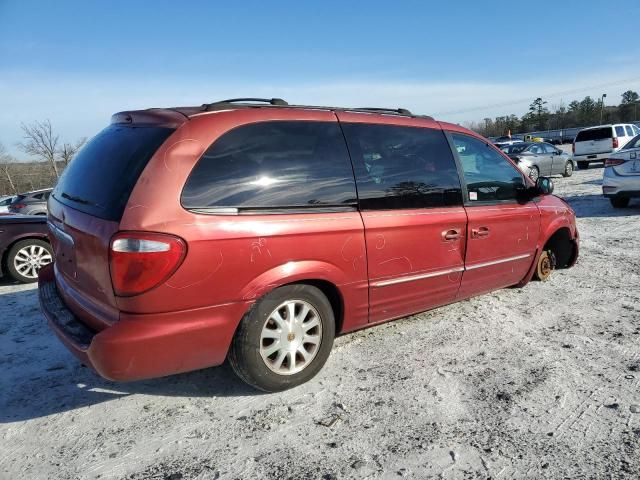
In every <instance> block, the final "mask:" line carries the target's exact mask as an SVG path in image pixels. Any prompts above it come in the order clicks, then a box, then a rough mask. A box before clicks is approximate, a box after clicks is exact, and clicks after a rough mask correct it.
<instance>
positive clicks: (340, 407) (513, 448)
mask: <svg viewBox="0 0 640 480" xmlns="http://www.w3.org/2000/svg"><path fill="white" fill-rule="evenodd" d="M601 177H602V169H601V168H596V167H594V168H592V169H590V170H588V171H577V172H575V174H574V176H573V177H571V178H569V179H564V178H558V179H555V183H556V193H557V194H559V195H561V196H563V197H565V198H566V199H567V200H568V201H569V202H570V203H571V204H572V206H573V207H574V209H575V210H576V213H577V215H578V217H579V219H578V226H579V230H580V234H581V237H582V244H581V256H580V260H579V262H578V264H577V265H576V266H575V267H574V268H573V269H570V270H564V271H559V272H556V273H555V274H554V275H553V276H552V279H551V280H550V281H549V282H546V283H540V282H535V283H531V284H529V285H527V286H526V287H525V288H523V289H507V290H501V291H498V292H495V293H493V294H489V295H485V296H482V297H478V298H475V299H472V300H469V301H464V302H461V303H458V304H455V305H450V306H448V307H444V308H439V309H437V310H434V311H431V312H428V313H424V314H421V315H416V316H413V317H410V318H407V319H404V320H401V321H397V322H393V323H388V324H385V325H382V326H379V327H376V328H373V329H369V330H365V331H361V332H358V333H355V334H350V335H346V336H343V337H341V338H339V339H338V340H337V341H336V346H335V349H334V351H333V353H332V355H331V357H330V359H329V361H328V363H327V365H326V366H325V368H324V370H323V371H322V372H321V373H320V375H319V376H318V377H316V379H315V380H314V381H312V382H311V383H309V384H307V385H304V386H302V387H299V388H296V389H294V390H291V391H288V392H285V393H280V394H261V393H257V392H255V391H252V390H250V389H249V388H248V387H245V386H244V385H243V384H242V383H240V381H238V380H236V378H235V377H234V375H233V373H232V372H231V370H230V368H229V367H228V366H223V367H220V368H215V369H209V370H206V371H200V372H194V373H191V374H185V375H178V376H174V377H169V378H165V379H160V380H153V381H145V382H138V383H132V384H113V383H110V382H106V381H104V380H101V379H100V378H98V377H97V376H95V375H94V374H93V373H92V372H91V371H90V370H89V369H87V368H83V367H81V366H80V365H79V364H78V362H77V361H76V360H75V359H74V358H73V357H72V356H71V355H70V354H69V353H67V351H66V350H65V349H64V348H63V347H62V346H61V344H60V343H59V342H58V341H57V339H55V338H54V337H53V335H52V334H51V333H50V332H49V331H48V329H47V327H46V325H45V323H44V320H43V318H42V317H41V315H40V313H39V310H38V304H37V298H36V290H35V287H34V286H16V285H10V284H7V283H6V281H5V282H4V283H1V284H0V368H1V372H2V373H1V374H0V439H1V440H0V445H1V451H2V455H1V456H0V478H2V479H18V478H43V479H44V478H56V479H71V478H73V479H75V478H88V479H93V478H102V479H111V478H114V479H120V478H127V479H147V478H154V479H155V478H158V479H172V480H176V479H191V478H199V479H212V478H242V479H248V478H296V479H297V478H313V479H315V478H326V479H329V478H351V477H355V478H365V477H370V478H399V477H408V478H427V477H430V476H433V477H437V478H445V479H448V478H489V477H491V478H493V479H496V478H500V479H502V478H506V479H510V478H562V477H570V478H639V477H640V301H639V300H640V204H639V202H634V203H633V204H632V205H633V206H632V207H631V208H629V209H627V210H618V211H614V210H613V209H612V208H611V206H610V204H609V202H608V201H607V200H605V199H604V198H603V197H602V196H601V195H600V179H601Z"/></svg>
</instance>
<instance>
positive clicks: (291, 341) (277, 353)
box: [260, 300, 322, 375]
mask: <svg viewBox="0 0 640 480" xmlns="http://www.w3.org/2000/svg"><path fill="white" fill-rule="evenodd" d="M321 340H322V322H321V321H320V315H319V314H318V312H317V310H316V309H315V308H313V306H312V305H311V304H310V303H308V302H305V301H304V300H287V301H286V302H283V303H281V304H280V305H279V306H278V307H276V308H275V310H273V312H271V314H270V315H269V317H268V318H267V321H266V322H265V323H264V326H263V327H262V332H261V334H260V356H261V357H262V360H263V361H264V363H265V364H266V365H267V367H269V369H270V370H271V371H273V372H275V373H277V374H279V375H293V374H294V373H298V372H300V371H302V370H304V369H305V368H306V367H307V366H308V365H309V364H310V363H311V362H312V361H313V359H314V358H315V356H316V355H317V353H318V349H319V348H320V342H321Z"/></svg>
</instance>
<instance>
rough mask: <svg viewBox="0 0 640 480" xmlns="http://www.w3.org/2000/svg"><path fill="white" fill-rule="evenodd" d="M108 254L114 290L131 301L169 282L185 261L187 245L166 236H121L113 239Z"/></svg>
mask: <svg viewBox="0 0 640 480" xmlns="http://www.w3.org/2000/svg"><path fill="white" fill-rule="evenodd" d="M109 250H110V251H109V267H110V269H111V283H112V285H113V290H114V292H115V294H116V295H118V296H121V297H130V296H132V295H139V294H141V293H144V292H146V291H148V290H151V289H152V288H154V287H157V286H158V285H160V284H161V283H162V282H164V281H165V280H166V279H167V278H169V277H170V276H171V275H172V274H173V273H174V272H175V271H176V270H177V268H178V267H179V266H180V264H181V263H182V261H183V260H184V257H185V254H186V253H187V245H186V243H185V242H184V240H182V239H181V238H178V237H174V236H173V235H167V234H165V233H146V232H120V233H117V234H115V235H114V236H113V238H112V239H111V248H110V249H109Z"/></svg>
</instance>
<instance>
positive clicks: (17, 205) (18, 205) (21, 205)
mask: <svg viewBox="0 0 640 480" xmlns="http://www.w3.org/2000/svg"><path fill="white" fill-rule="evenodd" d="M26 206H27V205H26V204H25V203H12V204H11V205H9V208H11V209H13V210H20V209H21V208H24V207H26Z"/></svg>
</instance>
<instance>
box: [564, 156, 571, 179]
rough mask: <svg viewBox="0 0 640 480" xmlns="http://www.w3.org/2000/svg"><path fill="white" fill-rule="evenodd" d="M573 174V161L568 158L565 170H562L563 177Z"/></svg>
mask: <svg viewBox="0 0 640 480" xmlns="http://www.w3.org/2000/svg"><path fill="white" fill-rule="evenodd" d="M571 175H573V162H572V161H571V160H567V163H565V164H564V171H563V172H562V176H563V177H570V176H571Z"/></svg>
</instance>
